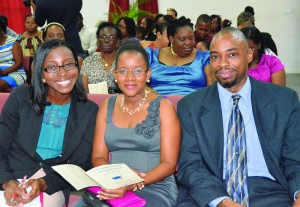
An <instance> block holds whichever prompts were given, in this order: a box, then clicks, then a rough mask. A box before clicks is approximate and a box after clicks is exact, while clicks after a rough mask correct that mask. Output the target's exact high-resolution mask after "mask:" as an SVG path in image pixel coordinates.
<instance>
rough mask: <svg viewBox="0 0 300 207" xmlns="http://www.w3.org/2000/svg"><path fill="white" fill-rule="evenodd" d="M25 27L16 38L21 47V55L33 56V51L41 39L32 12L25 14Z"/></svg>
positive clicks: (40, 33) (41, 41) (40, 42)
mask: <svg viewBox="0 0 300 207" xmlns="http://www.w3.org/2000/svg"><path fill="white" fill-rule="evenodd" d="M25 28H26V31H25V32H23V33H22V34H20V36H19V37H18V40H19V42H20V45H21V48H22V52H23V56H31V57H32V58H33V56H34V54H35V51H36V50H37V48H38V47H39V46H40V45H41V44H42V43H43V39H42V32H41V31H39V30H38V26H37V24H36V23H35V21H34V18H33V15H32V14H29V15H27V16H26V18H25Z"/></svg>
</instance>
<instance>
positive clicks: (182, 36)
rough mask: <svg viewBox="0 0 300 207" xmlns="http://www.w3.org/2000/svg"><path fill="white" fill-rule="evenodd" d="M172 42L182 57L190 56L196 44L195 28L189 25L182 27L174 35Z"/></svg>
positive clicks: (175, 50)
mask: <svg viewBox="0 0 300 207" xmlns="http://www.w3.org/2000/svg"><path fill="white" fill-rule="evenodd" d="M170 42H171V43H172V44H173V51H174V52H175V53H176V54H178V55H179V56H181V57H187V56H189V55H190V54H191V53H192V52H193V49H194V46H195V36H194V32H193V29H192V28H191V27H189V26H184V27H180V28H178V29H177V32H176V33H175V35H174V36H173V37H172V36H170Z"/></svg>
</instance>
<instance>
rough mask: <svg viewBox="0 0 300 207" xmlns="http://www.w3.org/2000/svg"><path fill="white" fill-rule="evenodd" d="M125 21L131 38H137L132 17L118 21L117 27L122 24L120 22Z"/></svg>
mask: <svg viewBox="0 0 300 207" xmlns="http://www.w3.org/2000/svg"><path fill="white" fill-rule="evenodd" d="M122 20H124V22H125V24H126V29H127V32H128V34H129V37H135V34H136V33H135V22H134V20H133V19H132V18H130V17H121V18H120V19H118V21H117V23H116V25H118V24H119V23H120V21H122Z"/></svg>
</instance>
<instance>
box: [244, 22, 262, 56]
mask: <svg viewBox="0 0 300 207" xmlns="http://www.w3.org/2000/svg"><path fill="white" fill-rule="evenodd" d="M241 32H242V33H243V34H244V35H245V37H246V39H247V40H252V41H253V42H254V43H255V44H260V45H261V47H260V49H258V60H260V59H261V56H262V55H263V54H264V50H265V45H264V41H263V37H262V35H261V33H260V31H259V29H257V28H256V27H255V26H253V25H251V26H249V27H245V28H243V29H241Z"/></svg>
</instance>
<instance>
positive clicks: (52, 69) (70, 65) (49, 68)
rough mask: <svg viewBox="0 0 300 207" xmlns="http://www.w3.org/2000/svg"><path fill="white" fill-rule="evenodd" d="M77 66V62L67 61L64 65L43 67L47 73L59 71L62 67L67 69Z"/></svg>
mask: <svg viewBox="0 0 300 207" xmlns="http://www.w3.org/2000/svg"><path fill="white" fill-rule="evenodd" d="M76 67H77V63H67V64H64V65H50V66H48V67H46V68H42V70H43V71H45V72H47V73H58V72H59V71H60V68H63V69H64V70H65V71H69V70H73V69H75V68H76Z"/></svg>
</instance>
